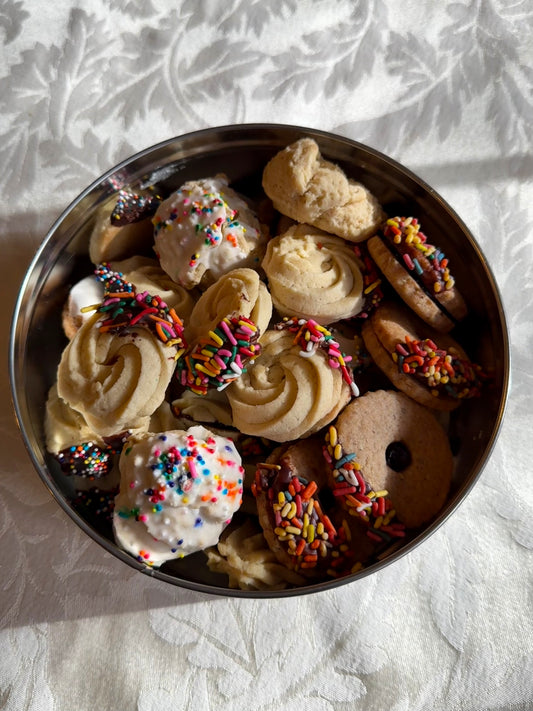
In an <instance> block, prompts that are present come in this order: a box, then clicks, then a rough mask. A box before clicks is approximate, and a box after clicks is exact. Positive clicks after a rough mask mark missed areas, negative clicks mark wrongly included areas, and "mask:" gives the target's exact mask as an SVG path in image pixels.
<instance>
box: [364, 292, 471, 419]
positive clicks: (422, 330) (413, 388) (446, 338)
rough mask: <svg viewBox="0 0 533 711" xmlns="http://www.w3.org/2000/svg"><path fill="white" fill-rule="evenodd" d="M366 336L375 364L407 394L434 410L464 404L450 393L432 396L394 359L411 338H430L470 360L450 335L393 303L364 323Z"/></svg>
mask: <svg viewBox="0 0 533 711" xmlns="http://www.w3.org/2000/svg"><path fill="white" fill-rule="evenodd" d="M362 335H363V340H364V342H365V346H366V348H367V350H368V352H369V353H370V355H371V357H372V359H373V361H374V363H375V364H376V365H377V366H378V368H380V370H382V371H383V372H384V373H385V375H386V376H387V377H388V378H389V380H390V381H391V383H392V384H393V385H394V386H395V387H397V388H398V389H399V390H402V391H403V392H404V393H405V394H406V395H409V397H411V398H413V399H414V400H416V401H417V402H419V403H420V404H421V405H424V406H425V407H429V408H431V409H433V410H441V411H450V410H454V409H455V408H456V407H458V406H459V405H460V404H461V400H459V399H457V398H454V397H450V396H448V395H446V393H441V394H439V396H438V397H435V396H434V395H432V392H431V389H430V388H429V387H427V386H426V385H425V384H424V383H423V382H421V381H420V380H418V379H416V378H414V377H413V376H412V375H408V374H405V373H403V372H402V371H401V369H399V367H398V363H397V362H396V361H395V360H394V359H393V356H392V354H393V353H395V352H396V345H397V344H398V343H401V344H404V343H405V338H406V336H407V337H408V338H409V339H410V340H411V341H423V340H424V339H426V338H430V339H432V340H433V341H434V342H435V344H436V345H438V346H439V348H442V349H444V350H446V351H448V352H452V353H454V354H455V355H457V356H458V357H460V358H463V359H465V360H466V359H467V358H468V356H467V355H466V353H465V351H464V350H463V349H462V348H461V346H460V345H459V344H458V343H457V342H456V341H455V340H454V339H453V338H452V337H451V336H450V335H448V334H445V333H439V332H437V331H435V330H434V329H432V328H431V326H429V325H427V324H426V323H425V322H424V321H422V320H421V319H419V318H418V317H417V316H416V315H415V314H414V313H412V312H411V311H409V310H408V309H407V308H406V307H403V306H401V304H396V303H392V302H388V303H383V304H381V306H380V307H379V309H377V310H376V311H375V312H374V313H373V314H372V316H371V317H370V318H369V319H368V320H367V321H366V322H365V323H364V324H363V329H362Z"/></svg>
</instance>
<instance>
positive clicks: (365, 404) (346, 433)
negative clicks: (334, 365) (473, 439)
mask: <svg viewBox="0 0 533 711" xmlns="http://www.w3.org/2000/svg"><path fill="white" fill-rule="evenodd" d="M335 426H336V430H337V436H338V442H339V444H340V446H341V447H342V451H343V453H344V455H348V454H352V453H353V454H355V456H356V461H357V463H358V465H359V466H360V473H361V475H362V476H363V477H364V479H365V480H366V481H367V482H368V484H369V485H370V487H371V489H372V490H373V491H383V490H384V491H387V492H388V494H389V498H390V500H391V502H392V505H393V507H394V510H395V511H396V517H397V520H398V521H399V522H400V523H403V524H404V525H405V526H406V527H408V528H416V527H418V526H421V525H422V524H424V523H427V522H429V521H430V520H431V519H432V518H433V517H434V516H435V515H436V514H437V513H438V512H439V511H440V510H441V509H442V507H443V506H444V503H445V502H446V498H447V496H448V491H449V488H450V481H451V476H452V472H453V458H452V453H451V450H450V445H449V442H448V438H447V436H446V433H445V432H444V430H443V428H442V427H441V425H440V424H439V423H438V422H437V420H436V419H435V417H434V415H433V414H432V413H431V412H430V411H429V410H427V409H426V408H424V407H422V406H421V405H419V404H418V403H416V402H414V401H413V400H411V399H410V398H408V397H407V396H406V395H404V394H403V393H399V392H395V391H392V390H391V391H385V390H378V391H376V392H369V393H367V394H366V395H364V396H363V397H360V398H357V399H356V400H353V401H352V402H351V403H350V404H349V405H348V406H347V407H346V408H345V409H344V411H343V412H342V413H341V414H340V415H339V417H338V419H337V421H336V423H335Z"/></svg>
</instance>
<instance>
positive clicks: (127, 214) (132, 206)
mask: <svg viewBox="0 0 533 711" xmlns="http://www.w3.org/2000/svg"><path fill="white" fill-rule="evenodd" d="M160 202H161V198H160V197H159V196H155V195H154V196H152V195H148V196H145V195H139V194H138V193H131V192H129V191H127V190H120V191H119V193H118V199H117V203H116V205H115V207H114V208H113V212H112V213H111V216H110V218H109V219H110V221H111V224H112V225H113V226H114V227H124V226H125V225H131V224H132V223H134V222H141V221H142V220H145V219H146V218H148V217H152V215H153V214H155V212H156V210H157V208H158V207H159V204H160Z"/></svg>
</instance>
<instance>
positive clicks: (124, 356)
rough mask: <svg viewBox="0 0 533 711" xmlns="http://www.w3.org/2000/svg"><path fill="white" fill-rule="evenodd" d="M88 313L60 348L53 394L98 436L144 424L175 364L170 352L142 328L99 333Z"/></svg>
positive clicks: (112, 433)
mask: <svg viewBox="0 0 533 711" xmlns="http://www.w3.org/2000/svg"><path fill="white" fill-rule="evenodd" d="M100 318H101V315H100V314H99V313H96V314H94V315H93V316H92V317H91V318H90V319H89V320H88V321H87V322H86V323H85V324H84V325H83V326H82V327H81V328H80V330H79V331H78V332H77V334H76V336H75V337H74V338H73V339H72V340H71V341H70V343H69V344H68V345H67V347H66V348H65V350H64V351H63V354H62V357H61V361H60V363H59V368H58V373H57V390H58V394H59V396H60V397H61V398H62V399H63V400H65V402H67V403H68V404H69V405H70V406H71V407H72V408H73V409H75V410H77V411H78V412H80V413H81V414H82V415H83V417H84V419H85V421H86V422H87V424H88V425H89V427H90V428H91V429H92V430H93V431H94V432H96V433H97V434H99V435H100V436H109V435H114V434H117V433H119V432H123V431H125V430H132V429H137V428H142V427H143V426H145V427H144V428H145V429H146V428H147V427H148V423H149V418H150V415H151V414H152V413H153V412H154V411H155V410H156V408H157V407H158V406H159V405H160V404H161V402H162V401H163V399H164V397H165V392H166V389H167V386H168V384H169V382H170V379H171V377H172V374H173V372H174V368H175V365H176V363H175V360H174V355H175V354H174V352H172V349H169V348H166V347H165V346H164V345H163V343H162V342H161V341H160V340H159V339H158V338H156V337H155V336H154V335H153V334H152V333H151V332H150V331H149V330H148V329H146V328H143V327H142V326H137V327H135V326H133V327H131V328H130V329H129V330H128V331H127V332H124V333H121V334H120V335H118V334H114V333H111V332H109V331H103V330H102V329H101V328H100V327H99V326H98V322H99V320H100Z"/></svg>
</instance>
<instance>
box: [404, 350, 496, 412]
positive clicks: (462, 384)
mask: <svg viewBox="0 0 533 711" xmlns="http://www.w3.org/2000/svg"><path fill="white" fill-rule="evenodd" d="M392 359H393V360H394V362H395V363H397V365H398V371H399V372H400V373H405V374H406V375H412V376H413V377H415V378H416V379H417V380H418V381H420V382H422V383H423V384H424V385H426V386H427V387H428V388H430V390H431V394H432V395H434V396H435V397H438V396H439V395H440V394H445V395H448V396H449V397H452V398H454V399H465V398H472V397H479V395H480V394H481V385H482V381H483V380H485V379H486V377H487V376H486V375H485V373H484V372H483V370H482V368H481V366H479V365H477V364H476V363H471V362H470V361H469V360H467V359H465V358H460V357H459V356H458V355H457V354H455V353H454V352H453V350H452V349H451V348H450V351H449V352H448V351H446V350H444V349H443V348H439V347H438V346H437V345H436V344H435V343H434V341H432V340H431V339H429V338H426V339H424V340H422V341H420V340H416V339H411V338H409V336H406V337H405V342H404V343H401V342H400V343H397V344H396V347H395V351H394V352H393V353H392Z"/></svg>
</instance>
